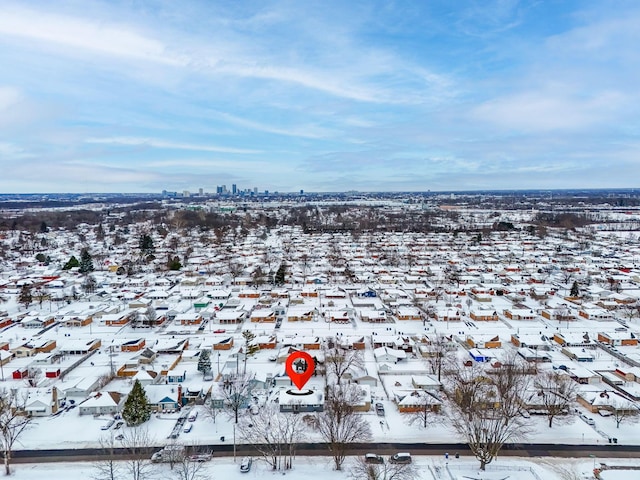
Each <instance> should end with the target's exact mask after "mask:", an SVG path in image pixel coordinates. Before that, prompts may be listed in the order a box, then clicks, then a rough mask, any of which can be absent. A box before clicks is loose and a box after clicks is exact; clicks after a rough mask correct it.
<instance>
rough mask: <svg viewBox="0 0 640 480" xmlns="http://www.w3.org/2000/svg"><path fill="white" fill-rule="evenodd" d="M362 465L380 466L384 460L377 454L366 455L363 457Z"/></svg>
mask: <svg viewBox="0 0 640 480" xmlns="http://www.w3.org/2000/svg"><path fill="white" fill-rule="evenodd" d="M364 463H373V464H380V463H384V458H382V456H380V455H378V454H377V453H367V454H365V456H364Z"/></svg>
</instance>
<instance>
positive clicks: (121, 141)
mask: <svg viewBox="0 0 640 480" xmlns="http://www.w3.org/2000/svg"><path fill="white" fill-rule="evenodd" d="M85 142H86V143H96V144H107V145H123V146H142V147H151V148H164V149H168V150H194V151H200V152H219V153H238V154H256V153H260V150H252V149H247V148H233V147H221V146H218V145H199V144H195V143H177V142H167V141H165V140H158V139H155V138H141V137H105V138H88V139H87V140H85Z"/></svg>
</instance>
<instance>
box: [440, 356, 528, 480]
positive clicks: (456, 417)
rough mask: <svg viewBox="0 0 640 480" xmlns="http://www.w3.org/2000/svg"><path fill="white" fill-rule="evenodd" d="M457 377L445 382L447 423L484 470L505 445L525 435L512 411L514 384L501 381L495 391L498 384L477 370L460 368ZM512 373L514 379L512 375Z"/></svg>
mask: <svg viewBox="0 0 640 480" xmlns="http://www.w3.org/2000/svg"><path fill="white" fill-rule="evenodd" d="M457 373H458V374H457V375H452V376H451V378H450V379H449V380H450V382H449V385H448V392H447V394H448V396H449V400H450V409H449V421H450V422H451V425H452V426H453V428H454V429H455V431H456V432H458V434H459V435H461V436H462V437H463V438H464V439H465V440H466V442H467V443H468V444H469V449H470V450H471V453H473V455H474V456H475V457H476V458H477V459H478V460H479V461H480V469H481V470H484V469H485V467H486V466H487V465H488V464H489V463H491V462H492V461H493V459H494V458H495V457H496V456H497V455H498V453H499V452H500V450H501V449H502V446H503V445H504V444H505V443H506V442H508V441H513V440H515V439H519V438H522V437H524V436H525V435H526V434H527V433H528V428H527V423H526V419H525V418H524V417H522V416H521V415H519V414H518V411H517V410H516V409H515V404H516V402H517V398H519V397H518V396H517V395H518V394H519V391H516V390H515V388H516V387H515V385H517V384H518V381H517V380H513V379H511V380H501V383H500V387H498V385H497V384H498V383H499V382H497V381H496V380H494V379H492V378H490V377H489V376H488V374H487V373H485V372H484V371H483V370H482V369H481V368H480V366H476V367H475V368H474V367H462V368H461V369H460V370H459V371H458V372H457ZM512 373H513V374H514V375H516V373H515V371H514V372H512ZM498 375H499V374H498ZM513 396H516V398H515V399H514V398H512V397H513ZM503 404H506V405H509V407H503Z"/></svg>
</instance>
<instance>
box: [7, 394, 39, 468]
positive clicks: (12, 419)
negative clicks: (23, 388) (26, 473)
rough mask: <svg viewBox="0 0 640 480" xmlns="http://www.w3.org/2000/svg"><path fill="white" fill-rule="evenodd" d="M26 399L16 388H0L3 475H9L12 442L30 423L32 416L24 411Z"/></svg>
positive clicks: (14, 441)
mask: <svg viewBox="0 0 640 480" xmlns="http://www.w3.org/2000/svg"><path fill="white" fill-rule="evenodd" d="M26 400H27V398H26V396H18V394H17V393H16V390H13V389H12V390H7V389H2V390H0V440H1V441H2V455H3V457H4V473H5V475H11V466H10V465H11V454H12V452H13V446H14V444H15V443H16V441H17V440H18V438H19V437H20V435H22V432H24V431H25V429H27V427H29V425H30V424H31V420H32V417H28V416H26V415H25V413H24V407H25V403H26Z"/></svg>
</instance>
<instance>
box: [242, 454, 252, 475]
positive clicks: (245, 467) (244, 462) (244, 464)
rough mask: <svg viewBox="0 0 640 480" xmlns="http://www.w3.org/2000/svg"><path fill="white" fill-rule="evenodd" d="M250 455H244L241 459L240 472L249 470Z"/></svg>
mask: <svg viewBox="0 0 640 480" xmlns="http://www.w3.org/2000/svg"><path fill="white" fill-rule="evenodd" d="M251 463H252V460H251V457H244V458H243V459H242V463H240V471H241V472H242V473H247V472H248V471H249V470H251Z"/></svg>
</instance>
